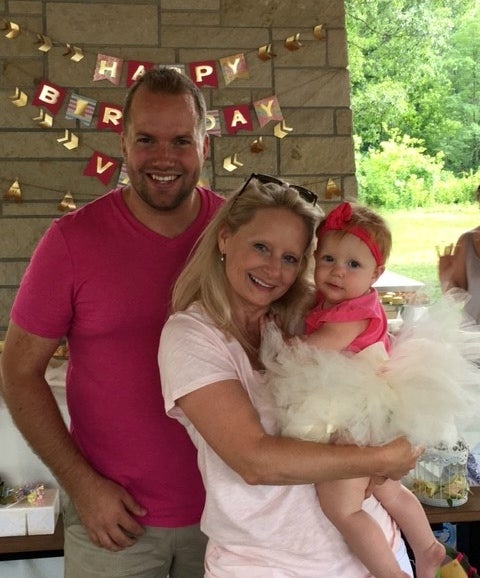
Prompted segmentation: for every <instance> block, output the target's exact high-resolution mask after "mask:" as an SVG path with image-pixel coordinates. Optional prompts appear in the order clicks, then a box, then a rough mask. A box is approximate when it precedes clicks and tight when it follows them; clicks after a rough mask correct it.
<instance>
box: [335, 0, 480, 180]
mask: <svg viewBox="0 0 480 578" xmlns="http://www.w3.org/2000/svg"><path fill="white" fill-rule="evenodd" d="M474 3H475V0H448V1H447V0H424V1H423V2H417V1H414V0H389V1H387V0H345V7H346V23H347V38H348V47H349V62H350V65H349V68H350V75H351V83H352V109H353V115H354V117H353V118H354V130H355V133H356V134H357V135H358V136H360V137H361V142H362V145H361V151H363V152H366V151H368V150H369V149H371V148H374V149H378V148H379V146H380V143H381V142H382V141H384V140H386V139H388V136H387V135H388V134H389V133H390V131H392V130H393V129H398V131H399V133H400V134H405V135H410V136H411V137H412V138H417V139H420V140H421V141H422V143H423V146H424V147H425V151H426V152H427V153H428V154H430V155H431V156H432V157H435V156H436V155H437V154H438V153H439V152H441V151H446V152H447V161H446V162H447V166H449V167H450V168H453V169H455V168H456V169H458V170H468V169H471V168H474V169H476V166H473V165H474V161H471V162H470V164H468V162H467V163H465V162H463V163H460V159H461V158H463V157H464V152H465V150H468V149H469V148H470V147H471V142H472V140H473V136H474V134H475V135H476V136H477V137H478V132H476V129H475V127H472V128H471V132H470V135H471V137H472V138H471V139H470V141H469V144H463V141H464V136H463V135H464V130H465V125H466V123H467V120H466V119H467V117H468V109H466V110H463V112H460V111H461V110H462V106H461V105H462V104H463V103H465V101H464V98H465V96H464V95H461V94H459V92H458V90H457V88H456V86H457V80H458V78H457V77H456V76H455V74H453V71H454V70H455V68H461V69H462V71H463V72H464V73H465V70H466V68H465V67H464V65H463V60H464V56H462V55H458V56H456V55H453V49H454V47H455V46H456V45H455V43H454V41H453V39H454V38H455V34H456V32H457V30H460V28H461V26H462V25H464V23H467V22H470V21H471V20H472V18H473V17H474V16H473V15H472V7H473V5H474ZM477 23H478V19H477ZM477 36H478V33H477ZM466 46H468V43H467V44H466V45H465V48H466ZM452 65H453V68H452ZM470 96H471V94H470ZM470 113H471V111H470ZM468 123H469V126H470V125H471V116H470V120H469V121H468ZM453 153H455V154H453ZM460 153H462V154H460Z"/></svg>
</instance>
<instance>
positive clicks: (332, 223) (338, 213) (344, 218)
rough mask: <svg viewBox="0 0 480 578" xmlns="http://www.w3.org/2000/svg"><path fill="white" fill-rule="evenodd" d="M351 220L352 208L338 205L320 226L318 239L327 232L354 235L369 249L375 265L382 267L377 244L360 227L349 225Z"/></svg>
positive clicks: (348, 204)
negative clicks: (342, 232)
mask: <svg viewBox="0 0 480 578" xmlns="http://www.w3.org/2000/svg"><path fill="white" fill-rule="evenodd" d="M351 218H352V206H351V205H350V203H347V202H345V203H340V205H338V206H337V207H335V209H333V211H330V213H329V214H328V215H327V217H326V218H325V220H324V221H323V223H322V225H321V226H320V228H319V229H318V233H317V236H318V238H320V237H321V236H322V235H323V233H326V232H327V231H346V232H347V233H350V234H351V235H355V236H356V237H358V238H359V239H361V240H362V241H363V242H364V243H365V244H366V245H367V247H368V248H369V249H370V252H371V253H372V255H373V256H374V258H375V262H376V263H377V265H383V257H382V253H381V251H380V249H379V248H378V245H377V243H375V241H374V240H373V239H372V237H371V235H370V233H369V232H368V231H366V230H365V229H363V228H362V227H358V226H357V225H349V221H350V220H351Z"/></svg>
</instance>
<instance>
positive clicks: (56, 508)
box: [25, 489, 60, 535]
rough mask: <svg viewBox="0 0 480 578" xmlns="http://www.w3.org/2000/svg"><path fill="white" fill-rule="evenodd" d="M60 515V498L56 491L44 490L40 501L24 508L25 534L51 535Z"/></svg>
mask: <svg viewBox="0 0 480 578" xmlns="http://www.w3.org/2000/svg"><path fill="white" fill-rule="evenodd" d="M59 513H60V496H59V491H58V490H57V489H48V490H45V494H44V496H43V499H42V501H41V502H40V503H39V504H37V505H34V504H29V503H28V502H27V504H26V506H25V514H26V518H27V534H29V535H35V534H53V533H54V532H55V525H56V523H57V520H58V514H59Z"/></svg>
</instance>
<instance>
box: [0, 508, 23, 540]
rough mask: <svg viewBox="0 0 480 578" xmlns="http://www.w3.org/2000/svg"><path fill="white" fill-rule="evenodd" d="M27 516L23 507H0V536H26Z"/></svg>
mask: <svg viewBox="0 0 480 578" xmlns="http://www.w3.org/2000/svg"><path fill="white" fill-rule="evenodd" d="M26 533H27V517H26V516H25V512H24V510H23V509H19V508H14V507H13V506H12V507H11V508H0V537H2V538H3V537H6V536H25V534H26Z"/></svg>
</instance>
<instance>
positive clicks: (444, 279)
mask: <svg viewBox="0 0 480 578" xmlns="http://www.w3.org/2000/svg"><path fill="white" fill-rule="evenodd" d="M467 234H468V233H464V234H463V235H461V236H460V237H459V239H458V241H457V244H456V246H455V250H454V251H453V254H452V255H448V254H447V255H439V257H438V278H439V280H440V286H441V289H442V291H443V292H446V291H448V290H449V289H452V288H454V287H459V288H460V289H464V290H465V291H467V289H468V284H467V271H466V265H465V244H466V236H467Z"/></svg>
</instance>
